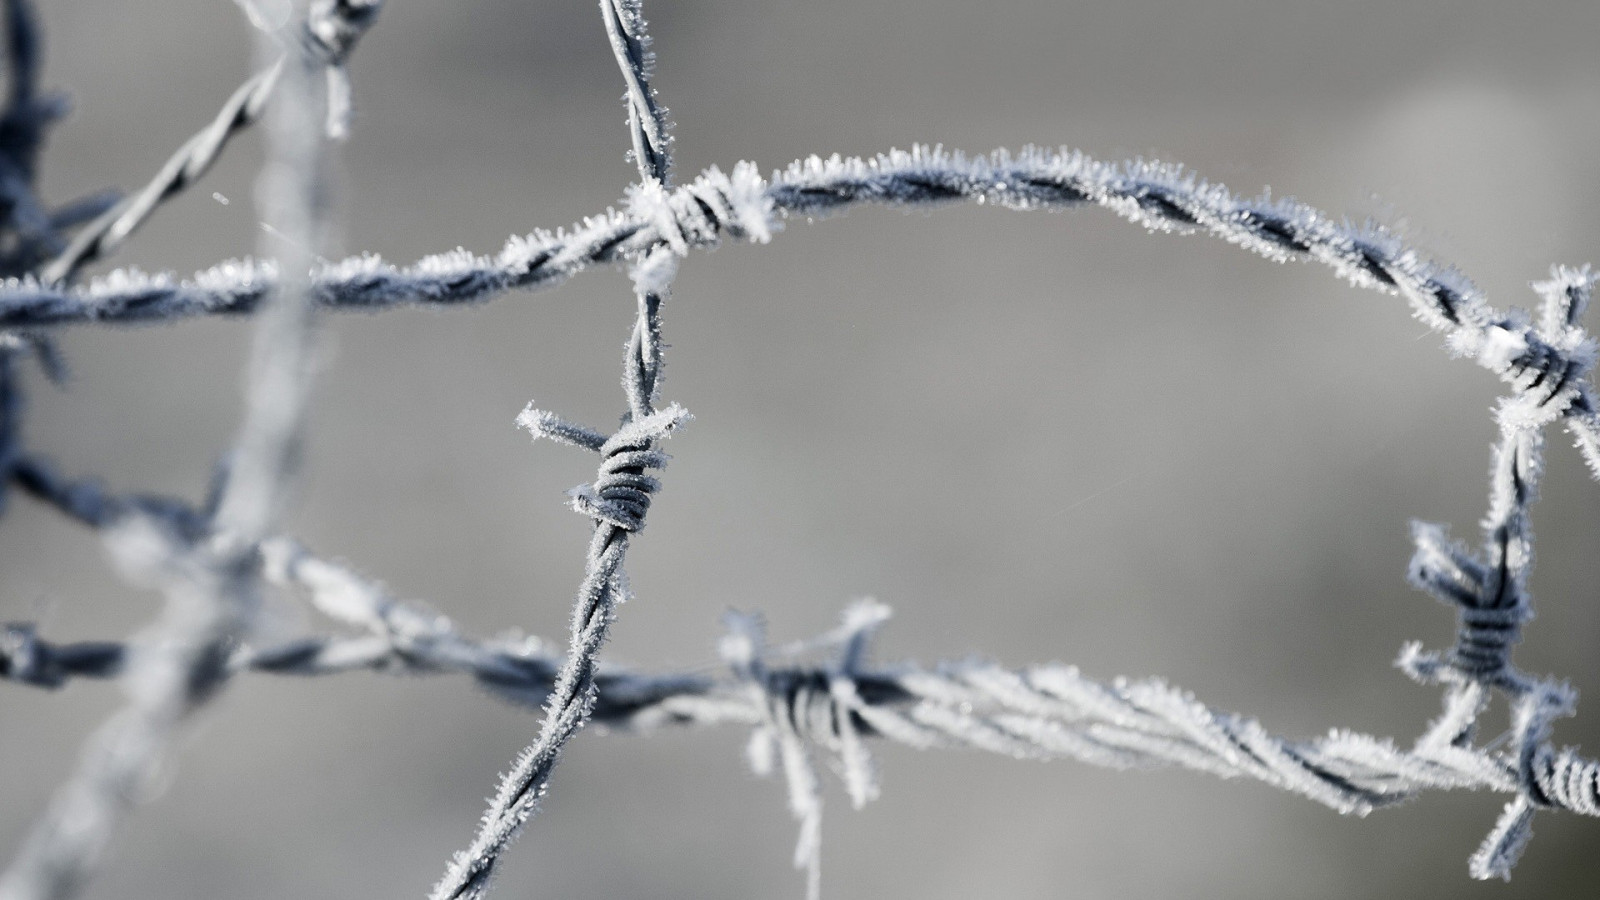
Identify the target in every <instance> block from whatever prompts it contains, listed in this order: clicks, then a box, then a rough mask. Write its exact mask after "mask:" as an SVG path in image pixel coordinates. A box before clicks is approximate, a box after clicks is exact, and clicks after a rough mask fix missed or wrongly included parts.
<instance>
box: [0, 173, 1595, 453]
mask: <svg viewBox="0 0 1600 900" xmlns="http://www.w3.org/2000/svg"><path fill="white" fill-rule="evenodd" d="M629 199H630V202H629V204H628V206H627V208H626V209H625V210H624V211H622V212H616V211H611V212H607V213H605V214H603V215H600V216H596V217H591V218H588V219H585V220H584V221H583V222H581V223H578V224H577V225H574V226H573V227H572V228H571V229H569V230H564V231H559V232H555V233H549V232H535V233H533V234H531V235H528V236H526V237H517V238H512V239H511V240H510V241H508V242H507V244H506V246H505V248H504V249H503V250H502V251H501V252H500V254H499V255H497V256H495V257H492V258H491V257H481V256H475V255H473V254H471V253H469V252H467V251H465V250H458V251H454V252H452V253H447V254H440V255H437V256H431V257H426V258H424V259H422V260H420V261H419V262H417V263H415V264H414V265H412V266H409V267H406V268H396V267H394V266H390V265H388V264H386V263H384V262H383V261H382V260H380V259H379V258H377V257H375V256H364V257H354V258H351V259H347V260H345V261H343V262H339V263H334V264H330V265H327V266H323V267H320V268H319V269H317V271H316V272H315V273H313V275H312V284H313V290H314V291H315V293H316V297H317V300H318V302H319V303H321V304H323V305H325V306H330V307H336V308H350V309H367V310H371V309H377V308H384V307H389V306H395V305H399V304H410V303H421V304H440V305H450V304H456V303H467V302H474V301H481V300H484V299H487V298H488V297H490V296H492V295H494V294H497V293H499V292H502V291H504V290H508V289H511V288H523V289H538V288H544V287H550V286H553V285H555V284H557V283H560V282H562V281H564V280H566V279H567V278H569V277H571V276H572V275H574V274H576V273H578V272H580V271H583V270H584V269H586V268H588V267H590V266H592V265H594V264H596V263H611V262H619V261H623V260H626V259H640V258H644V257H646V256H648V255H649V254H650V252H651V251H652V250H654V249H655V248H656V247H658V246H668V247H670V248H671V249H673V250H674V251H675V252H676V253H678V254H679V255H682V254H683V253H684V252H687V251H688V250H689V249H695V248H707V247H711V246H714V245H715V244H717V243H718V242H719V241H720V239H721V238H722V237H724V236H728V237H734V238H746V239H752V240H757V241H765V240H766V239H768V238H769V237H770V235H771V233H772V231H773V230H774V229H775V228H776V227H777V226H778V224H779V221H778V217H779V216H780V215H806V216H815V215H820V214H825V213H830V212H836V211H839V210H842V209H844V208H846V207H849V206H851V205H854V204H858V203H864V202H876V203H889V204H896V205H924V204H934V203H942V202H950V201H955V200H963V199H965V200H972V201H975V202H980V203H985V204H992V205H996V206H1002V207H1006V208H1010V209H1041V208H1060V207H1070V206H1081V205H1098V206H1102V207H1105V208H1108V209H1110V210H1112V211H1113V212H1115V213H1117V214H1118V215H1121V216H1122V217H1124V218H1126V219H1129V220H1130V221H1133V222H1136V223H1138V224H1141V225H1144V226H1145V227H1147V228H1149V229H1151V230H1154V231H1166V232H1175V233H1204V234H1211V235H1213V236H1216V237H1219V238H1222V239H1223V240H1226V241H1228V242H1229V243H1232V244H1236V245H1238V246H1240V247H1242V248H1244V249H1246V250H1249V251H1251V252H1253V253H1255V254H1257V255H1260V256H1263V257H1265V258H1267V259H1271V260H1275V261H1279V262H1284V261H1289V260H1303V261H1308V262H1319V263H1321V264H1323V265H1326V266H1328V267H1329V268H1331V269H1332V270H1333V271H1334V273H1335V274H1337V275H1339V276H1341V277H1343V278H1344V279H1346V280H1347V281H1349V282H1350V283H1351V284H1353V285H1355V286H1357V287H1361V288H1366V289H1369V290H1375V291H1378V292H1380V293H1386V294H1398V295H1401V296H1403V297H1405V298H1406V299H1407V300H1408V301H1409V302H1410V304H1411V306H1412V309H1413V312H1414V313H1415V314H1416V316H1417V318H1418V319H1420V320H1421V321H1423V322H1424V323H1426V324H1427V325H1428V326H1429V327H1431V328H1433V329H1434V330H1436V331H1440V332H1443V333H1445V334H1446V335H1447V336H1449V337H1450V343H1451V346H1452V349H1454V350H1456V352H1464V353H1467V354H1468V355H1471V356H1472V357H1473V358H1474V359H1475V360H1476V361H1477V362H1478V363H1479V364H1480V365H1483V366H1484V367H1486V368H1489V369H1491V370H1492V371H1495V372H1496V373H1497V374H1499V375H1500V376H1501V377H1502V378H1503V379H1505V380H1508V381H1513V380H1515V379H1517V378H1524V377H1530V376H1531V377H1540V373H1543V377H1544V378H1545V379H1547V381H1548V383H1549V384H1551V385H1554V386H1559V387H1558V388H1556V389H1554V391H1553V393H1554V394H1556V395H1557V398H1558V401H1559V403H1560V404H1561V407H1562V410H1563V414H1564V416H1565V425H1566V426H1567V428H1568V429H1569V430H1570V431H1571V432H1572V433H1573V435H1574V438H1575V439H1576V440H1577V442H1578V444H1579V447H1580V448H1581V449H1582V450H1583V452H1584V455H1585V458H1586V459H1587V461H1588V463H1589V466H1590V468H1591V469H1593V470H1595V471H1596V472H1597V473H1600V421H1597V419H1596V414H1595V410H1594V403H1593V398H1592V396H1591V392H1590V390H1589V389H1588V388H1587V387H1585V386H1582V385H1581V380H1578V381H1579V382H1580V384H1579V386H1578V387H1576V388H1572V389H1571V390H1568V388H1569V386H1571V385H1572V384H1573V382H1574V381H1575V379H1573V378H1572V377H1571V373H1572V371H1574V370H1582V369H1583V368H1585V366H1586V365H1587V363H1586V362H1585V361H1584V360H1581V359H1575V358H1573V355H1572V353H1571V351H1567V350H1564V349H1562V348H1559V347H1555V346H1551V345H1550V344H1548V343H1547V342H1546V341H1544V340H1542V339H1541V338H1540V337H1539V335H1538V333H1537V332H1536V330H1535V329H1534V328H1533V327H1532V326H1531V323H1527V322H1520V321H1518V320H1517V319H1515V318H1513V317H1511V316H1509V315H1508V314H1506V313H1502V312H1500V311H1499V310H1496V309H1495V308H1494V307H1492V306H1490V305H1489V304H1488V302H1487V300H1486V299H1485V297H1484V294H1483V292H1482V291H1481V290H1480V289H1479V288H1478V287H1477V286H1475V285H1474V284H1473V283H1472V282H1471V281H1469V280H1468V279H1467V278H1466V277H1465V276H1464V275H1462V274H1461V273H1459V272H1458V271H1457V270H1455V269H1454V268H1451V267H1447V266H1443V265H1440V264H1437V263H1434V262H1432V261H1430V260H1428V259H1426V258H1425V257H1424V256H1422V255H1421V254H1420V253H1419V252H1417V251H1416V250H1414V249H1412V248H1410V247H1408V246H1406V245H1405V243H1404V242H1403V241H1402V240H1401V239H1400V238H1399V237H1398V236H1396V235H1394V234H1393V233H1391V232H1389V231H1387V230H1385V229H1383V228H1381V227H1378V226H1373V225H1367V226H1354V225H1351V224H1349V223H1347V222H1342V221H1339V220H1336V219H1334V218H1332V217H1330V216H1328V215H1327V214H1325V213H1322V212H1320V211H1318V210H1316V209H1314V208H1312V207H1310V206H1307V205H1305V204H1301V203H1298V202H1295V201H1293V200H1282V199H1270V198H1266V197H1262V198H1258V199H1245V198H1241V197H1238V196H1235V195H1234V194H1232V193H1230V192H1229V191H1228V190H1227V189H1226V188H1225V187H1223V186H1222V185H1219V184H1213V183H1209V182H1205V181H1203V180H1200V179H1198V178H1197V177H1196V176H1194V175H1193V174H1191V173H1188V172H1186V171H1184V170H1183V169H1181V168H1179V167H1177V166H1172V165H1166V164H1161V163H1155V162H1143V161H1133V162H1128V163H1103V162H1099V161H1096V160H1094V159H1091V158H1089V157H1087V156H1085V155H1083V154H1081V153H1077V152H1073V151H1059V152H1050V151H1043V150H1037V149H1027V150H1024V151H1023V152H1021V153H1020V154H1016V155H1013V154H1010V153H1007V152H1005V151H996V152H995V153H993V154H991V155H990V156H988V157H978V158H967V157H965V156H962V155H961V154H959V153H949V152H945V151H943V150H940V149H938V148H933V149H929V148H925V147H917V148H914V149H913V150H911V151H910V152H891V153H889V154H885V155H881V156H878V157H876V158H874V159H871V160H863V159H858V158H850V159H844V158H840V157H837V156H835V157H832V158H830V159H828V160H822V159H819V158H817V157H812V158H810V159H808V160H804V161H802V162H798V163H795V164H793V165H791V166H790V167H789V168H788V169H786V170H785V171H782V172H778V173H774V175H773V177H772V179H771V180H770V181H766V180H763V179H761V178H760V177H759V176H758V175H757V174H756V170H755V168H754V166H752V165H749V164H743V163H741V164H740V165H739V166H737V167H735V169H734V170H733V173H732V175H731V176H729V175H724V174H723V173H722V172H721V171H720V170H718V169H716V168H715V167H713V168H711V169H708V170H707V171H706V172H705V173H703V174H702V175H701V176H700V177H699V178H697V179H696V180H695V181H694V182H693V183H691V184H688V185H685V186H683V187H680V188H678V189H676V190H673V191H671V192H666V191H664V190H662V191H661V192H660V193H656V192H655V190H654V189H653V188H652V187H651V186H649V185H646V186H643V187H641V188H639V189H636V190H635V191H634V192H632V193H631V194H630V198H629ZM278 277H279V275H278V270H277V267H276V266H275V265H273V264H272V263H267V262H251V261H236V262H229V263H224V264H222V265H219V266H217V267H214V268H212V269H208V270H206V271H204V272H201V273H198V274H197V275H195V276H194V277H193V278H192V279H189V280H187V281H184V280H179V279H177V278H175V277H173V276H171V275H147V274H144V273H140V272H136V271H121V272H114V273H112V274H111V275H108V276H106V277H105V278H103V279H99V280H96V281H95V282H92V283H91V284H89V285H87V286H85V287H82V288H73V289H68V288H60V287H50V286H47V285H44V284H40V283H38V282H37V281H31V280H27V279H22V280H12V281H8V282H6V283H5V285H4V287H3V288H0V327H44V326H52V325H63V324H68V323H75V322H138V321H151V320H170V319H175V318H182V317H186V316H193V315H204V314H236V313H248V312H250V311H252V310H253V309H254V308H255V306H256V305H257V304H258V303H259V302H260V299H261V297H262V296H264V295H265V293H266V292H267V291H268V290H270V289H271V287H272V285H273V284H275V283H276V281H277V279H278Z"/></svg>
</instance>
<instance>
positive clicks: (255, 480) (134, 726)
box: [0, 2, 345, 900]
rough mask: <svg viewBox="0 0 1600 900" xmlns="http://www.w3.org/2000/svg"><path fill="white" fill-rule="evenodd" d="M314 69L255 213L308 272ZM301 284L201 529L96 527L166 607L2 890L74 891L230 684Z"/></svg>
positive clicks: (304, 358)
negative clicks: (114, 708) (176, 742)
mask: <svg viewBox="0 0 1600 900" xmlns="http://www.w3.org/2000/svg"><path fill="white" fill-rule="evenodd" d="M344 9H345V7H344V6H343V5H341V4H337V3H335V4H331V5H330V4H327V3H321V2H319V3H317V4H314V5H313V7H312V9H311V12H310V13H309V19H301V18H299V17H296V20H295V24H294V26H293V27H294V28H295V29H296V30H297V31H298V30H301V29H304V30H306V31H307V32H310V31H312V30H313V29H314V28H315V23H316V22H317V20H318V17H319V16H328V15H334V16H337V15H342V14H344V13H343V10H344ZM277 40H278V36H277V35H261V36H259V37H258V51H259V52H260V55H263V56H265V55H267V54H270V53H276V52H277V47H278V44H277ZM315 74H319V72H318V66H317V65H316V60H315V57H314V56H312V55H311V54H309V53H298V54H297V53H296V52H294V51H291V54H290V57H289V61H288V62H287V64H286V66H285V69H284V74H283V76H282V82H283V91H284V95H285V98H284V99H285V102H284V103H282V104H280V105H279V106H278V107H277V108H276V109H275V110H274V111H273V115H272V116H270V117H269V121H268V123H267V128H266V130H267V138H268V140H267V154H266V155H267V165H266V167H265V168H264V169H263V173H262V176H261V178H260V182H259V186H258V187H259V194H260V205H261V207H262V210H263V217H264V218H265V219H266V220H267V221H269V222H271V223H272V224H273V225H274V226H276V229H277V233H279V234H282V235H285V236H287V238H288V241H287V243H288V245H289V247H290V251H289V257H288V264H289V271H290V272H291V273H294V272H301V273H304V272H306V271H308V270H309V266H310V262H311V259H312V257H313V255H314V254H315V253H316V252H317V249H318V248H320V247H321V246H322V245H323V243H324V240H325V231H326V224H325V223H326V203H327V201H326V198H325V187H324V184H323V178H324V174H323V155H322V149H321V132H320V123H318V122H317V120H316V109H317V96H316V91H315V82H314V80H313V76H314V75H315ZM306 282H307V279H306V278H305V276H304V275H302V276H300V277H298V278H295V277H290V278H286V279H284V281H283V283H281V284H280V285H278V286H277V288H276V290H275V292H274V296H273V299H272V302H271V305H270V307H269V308H268V309H267V311H266V312H265V314H264V315H263V317H262V318H261V320H260V322H259V324H258V327H257V329H256V331H257V335H256V342H255V347H254V354H253V357H252V362H251V366H250V370H249V378H248V382H249V383H248V386H247V389H246V392H245V405H246V410H245V415H244V421H243V423H242V425H241V426H240V429H239V433H238V435H237V437H236V439H235V443H234V453H233V462H234V464H233V465H232V466H231V467H230V470H229V472H228V474H227V475H226V476H225V477H224V478H223V480H222V483H221V484H220V486H219V489H218V491H217V500H216V504H215V507H214V510H208V512H210V513H211V514H210V515H209V516H207V517H206V518H207V519H208V520H209V521H208V522H207V523H206V525H207V529H206V530H207V531H209V534H206V535H205V539H204V540H200V541H193V540H183V539H181V536H179V535H175V534H173V533H172V532H171V531H170V530H164V529H163V528H162V525H163V524H164V523H163V522H162V521H160V520H157V519H153V518H152V517H150V516H146V515H133V516H126V515H125V516H122V517H119V519H118V520H117V521H116V522H115V523H114V524H113V525H112V526H111V527H109V528H107V529H106V538H107V542H108V544H109V546H110V547H111V549H112V550H113V551H114V552H117V553H120V554H121V555H122V556H123V558H124V561H125V563H126V564H127V565H129V566H130V567H131V568H135V569H143V570H144V571H146V572H147V573H148V574H149V575H151V576H154V577H155V579H156V580H158V582H159V583H160V584H161V586H162V588H163V592H164V593H165V594H166V606H165V609H164V612H163V614H162V616H161V618H160V620H159V621H157V622H156V623H154V624H153V625H152V626H150V627H149V628H148V629H147V630H146V632H145V638H144V640H142V641H139V642H138V645H139V646H140V652H139V653H138V654H137V655H135V656H133V657H132V658H131V659H130V660H129V668H130V671H129V674H128V678H126V679H125V680H124V685H125V687H126V688H127V691H128V694H129V698H128V702H127V704H126V705H125V706H124V707H123V708H122V709H121V710H120V711H119V712H118V713H116V714H115V715H114V716H113V717H112V718H111V719H109V720H108V721H107V722H106V723H105V724H104V725H103V726H102V727H101V728H100V729H99V730H97V731H96V733H95V734H94V735H93V736H92V737H91V738H90V739H89V741H88V743H87V745H86V747H85V749H84V752H83V757H82V759H81V761H80V763H79V765H78V767H77V769H76V771H75V772H74V774H73V775H72V776H71V777H70V778H69V780H68V781H67V782H66V783H65V784H63V785H62V786H61V787H60V788H58V789H57V791H56V793H55V795H54V796H53V798H52V801H51V803H50V806H49V808H48V809H47V810H46V811H45V813H44V814H43V816H42V817H41V818H40V819H39V820H38V821H37V822H36V823H35V825H34V828H33V829H32V831H31V832H30V833H29V835H28V836H27V838H26V839H25V840H24V842H23V844H22V846H21V848H20V849H19V851H18V853H17V855H16V856H15V858H14V859H13V861H12V863H11V864H10V866H9V867H7V869H6V870H5V872H4V873H3V874H0V900H57V898H68V897H71V896H73V895H74V894H76V893H77V891H78V890H79V889H80V888H81V886H82V885H83V883H84V882H85V881H86V879H87V878H88V876H89V874H90V873H91V871H92V869H93V867H94V864H95V863H96V861H97V860H98V858H99V857H100V855H101V854H102V852H103V850H104V848H105V846H106V845H107V844H108V843H109V841H110V840H111V837H112V834H113V832H114V830H115V828H116V826H117V824H118V823H119V822H120V821H121V819H122V818H123V817H124V816H125V815H126V814H127V813H128V812H129V810H130V809H131V807H132V806H133V804H134V803H135V802H136V801H137V799H138V798H139V795H140V794H141V792H142V790H141V789H142V788H143V787H144V786H145V785H147V784H148V782H149V780H150V778H151V777H152V776H153V774H154V772H155V770H156V769H157V767H158V766H159V765H160V764H161V762H162V761H163V759H164V758H165V757H166V756H167V748H168V746H169V745H170V744H171V742H172V741H173V739H174V738H175V737H176V736H177V733H178V731H179V730H180V729H181V728H182V726H183V725H184V724H185V723H186V721H187V720H188V719H190V718H191V717H192V716H193V715H194V714H195V712H196V711H197V710H198V709H199V708H200V707H202V706H203V705H204V704H205V703H206V702H208V701H209V700H210V699H211V698H212V697H213V696H214V695H215V694H216V693H217V692H218V691H219V690H220V689H221V688H222V687H223V685H224V684H225V682H226V680H227V675H228V660H229V657H230V655H231V652H232V647H233V645H234V644H235V643H236V642H237V641H238V640H239V639H240V638H241V637H242V636H243V635H244V634H246V633H247V631H248V629H249V626H250V623H251V621H252V619H253V616H254V611H255V607H256V605H257V596H256V595H257V591H258V583H257V579H256V578H255V575H254V570H255V568H256V564H255V561H254V556H255V553H256V546H257V544H259V542H260V541H261V540H262V539H263V538H264V537H265V536H266V535H267V534H268V533H269V530H270V529H271V527H272V525H273V523H274V521H275V519H276V516H277V514H278V511H279V507H280V506H281V504H282V502H283V499H282V498H283V494H284V489H285V486H286V483H287V481H288V480H289V478H290V476H291V474H292V470H293V468H294V462H295V459H296V457H297V456H298V446H299V435H300V430H301V425H302V422H303V419H304V412H305V405H306V403H305V401H306V396H307V392H308V388H309V366H308V364H307V362H308V355H309V352H310V350H309V343H310V335H311V329H312V324H313V323H312V314H313V313H314V312H315V305H314V304H313V303H312V302H311V299H310V294H309V291H308V289H307V287H308V286H307V283H306Z"/></svg>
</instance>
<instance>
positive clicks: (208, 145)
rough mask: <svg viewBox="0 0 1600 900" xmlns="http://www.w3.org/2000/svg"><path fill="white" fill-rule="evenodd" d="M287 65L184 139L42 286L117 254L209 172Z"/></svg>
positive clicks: (43, 272) (252, 83) (251, 83)
mask: <svg viewBox="0 0 1600 900" xmlns="http://www.w3.org/2000/svg"><path fill="white" fill-rule="evenodd" d="M282 72H283V61H282V60H279V61H278V62H275V63H273V64H272V65H270V66H268V67H267V68H265V69H262V70H261V71H259V72H257V73H256V74H254V75H252V76H250V78H249V79H247V80H246V81H245V82H244V84H241V85H239V87H238V88H237V89H235V90H234V92H233V93H232V94H231V95H230V96H229V97H228V99H227V101H226V102H224V103H223V104H222V109H220V110H219V111H218V112H217V114H216V116H215V117H213V118H212V120H211V122H210V124H208V125H206V127H205V128H202V129H201V130H200V131H198V132H196V133H195V134H194V136H193V137H191V138H189V140H187V141H185V142H184V144H183V146H182V147H179V148H178V150H177V152H176V153H174V154H173V155H172V156H171V157H170V158H168V160H167V161H166V162H165V163H163V164H162V166H161V169H160V170H159V171H157V172H156V174H155V177H153V178H151V179H150V181H149V182H148V183H146V184H145V186H144V187H142V188H140V189H139V191H138V192H137V193H134V194H130V195H129V196H127V197H125V198H123V199H122V200H121V201H120V202H118V203H117V204H116V205H115V206H112V207H111V208H110V209H107V210H105V211H104V212H102V213H101V214H100V215H99V216H98V217H96V218H95V219H94V221H93V222H91V223H89V225H87V226H86V227H85V228H84V229H83V230H81V231H79V232H78V233H77V234H76V235H74V236H73V238H72V241H71V243H69V244H67V246H66V247H65V248H64V249H62V250H61V251H60V252H59V253H58V254H56V256H55V258H54V259H52V260H50V262H49V263H47V264H46V265H45V266H44V268H42V269H40V270H39V276H38V279H39V281H40V282H41V283H43V284H60V283H64V282H67V281H69V280H70V279H71V278H72V276H74V275H75V274H77V272H78V270H79V269H81V268H83V267H84V266H86V265H89V264H90V263H92V262H95V261H96V260H100V259H104V258H105V257H107V256H110V255H111V254H112V253H115V252H116V251H117V250H118V249H120V248H121V247H122V245H123V244H125V243H127V241H128V238H129V237H131V236H132V235H133V233H134V231H136V230H137V229H138V228H139V226H141V225H143V224H144V223H145V221H146V220H148V219H149V218H150V217H151V216H152V215H154V214H155V211H156V209H157V208H159V207H160V206H161V204H163V203H165V202H166V201H167V200H169V199H171V198H172V197H174V196H176V195H178V194H179V193H182V192H183V191H184V190H186V189H188V187H189V186H190V185H192V184H194V183H195V182H196V181H199V180H200V178H201V176H203V175H205V173H206V172H208V171H210V169H211V167H212V165H214V164H215V163H216V161H217V160H218V159H219V158H221V156H222V151H223V150H224V149H225V148H226V147H227V146H228V143H229V141H231V140H232V139H233V138H234V137H235V136H236V135H238V134H239V133H240V132H242V131H244V130H246V129H248V128H249V127H250V126H252V125H254V124H255V123H256V121H257V120H259V119H260V118H261V114H262V113H263V112H264V111H265V110H266V106H267V100H268V98H270V97H271V96H272V92H273V90H274V89H276V88H277V85H278V76H279V75H280V74H281V73H282Z"/></svg>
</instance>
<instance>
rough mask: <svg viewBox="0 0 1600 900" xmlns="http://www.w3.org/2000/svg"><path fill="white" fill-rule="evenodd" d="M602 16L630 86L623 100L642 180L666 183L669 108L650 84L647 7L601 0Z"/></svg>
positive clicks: (668, 172)
mask: <svg viewBox="0 0 1600 900" xmlns="http://www.w3.org/2000/svg"><path fill="white" fill-rule="evenodd" d="M600 18H601V20H602V21H603V22H604V23H605V26H606V38H607V40H609V41H610V42H611V53H612V55H613V56H615V57H616V60H617V68H618V69H620V70H621V71H622V80H623V82H624V83H625V84H626V85H627V88H628V91H627V93H626V94H625V95H624V96H623V100H624V102H626V103H627V104H628V131H629V136H630V137H631V138H632V140H633V159H634V162H635V164H637V165H638V167H639V180H640V181H641V182H651V181H654V182H656V183H658V184H661V185H663V186H664V185H666V184H668V183H669V181H670V178H671V169H672V136H671V134H670V133H669V132H670V129H671V125H670V123H668V122H667V111H666V110H665V109H663V108H661V106H660V105H659V104H658V103H657V102H656V92H655V88H653V87H651V86H650V77H651V76H652V75H653V74H654V73H655V62H656V55H655V54H654V53H652V52H651V51H650V35H649V34H648V33H646V31H645V21H644V10H643V9H642V8H641V6H640V2H639V0H600Z"/></svg>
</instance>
